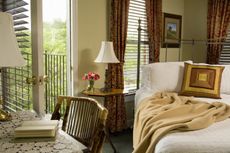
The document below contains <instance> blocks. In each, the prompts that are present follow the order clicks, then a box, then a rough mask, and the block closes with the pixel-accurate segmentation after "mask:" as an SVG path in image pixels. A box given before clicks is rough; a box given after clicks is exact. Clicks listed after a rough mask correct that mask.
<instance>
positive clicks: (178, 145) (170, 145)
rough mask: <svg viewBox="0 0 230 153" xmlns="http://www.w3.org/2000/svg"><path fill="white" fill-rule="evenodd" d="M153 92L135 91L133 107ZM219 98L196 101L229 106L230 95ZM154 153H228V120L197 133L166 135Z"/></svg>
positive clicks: (229, 149) (229, 143) (229, 147)
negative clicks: (222, 103)
mask: <svg viewBox="0 0 230 153" xmlns="http://www.w3.org/2000/svg"><path fill="white" fill-rule="evenodd" d="M154 92H156V91H151V90H147V89H143V88H142V89H140V90H139V91H137V93H136V96H135V107H137V105H138V104H139V103H140V102H141V100H142V99H143V98H145V97H148V96H151V95H152V94H154ZM221 97H222V99H209V98H198V99H200V100H203V101H206V102H214V101H220V102H224V103H227V104H230V95H227V94H222V95H221ZM155 153H230V119H227V120H224V121H222V122H218V123H215V124H213V125H211V126H210V127H208V128H206V129H202V130H198V131H190V132H178V133H171V134H168V135H166V136H165V137H163V138H162V139H161V140H160V141H159V142H158V144H157V145H156V148H155Z"/></svg>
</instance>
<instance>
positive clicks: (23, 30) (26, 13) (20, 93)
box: [0, 0, 32, 111]
mask: <svg viewBox="0 0 230 153" xmlns="http://www.w3.org/2000/svg"><path fill="white" fill-rule="evenodd" d="M0 5H2V7H0V10H1V9H2V11H3V12H7V13H10V14H12V16H13V20H14V30H15V33H16V37H17V41H18V45H19V48H20V51H21V52H22V54H23V57H24V59H25V60H26V61H27V66H24V67H17V68H4V69H2V76H1V77H2V78H1V79H2V80H1V81H2V85H1V86H2V91H4V92H3V93H4V94H2V97H3V99H4V106H5V109H6V110H7V111H17V110H28V109H31V108H32V103H31V102H32V100H31V86H29V85H28V84H26V81H25V78H27V77H32V72H31V57H32V56H31V43H30V0H0Z"/></svg>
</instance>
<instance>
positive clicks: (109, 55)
mask: <svg viewBox="0 0 230 153" xmlns="http://www.w3.org/2000/svg"><path fill="white" fill-rule="evenodd" d="M94 62H96V63H119V60H118V59H117V57H116V55H115V53H114V50H113V43H112V42H110V41H102V43H101V49H100V52H99V54H98V56H97V58H96V59H95V61H94Z"/></svg>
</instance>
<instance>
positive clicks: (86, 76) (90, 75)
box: [82, 72, 100, 81]
mask: <svg viewBox="0 0 230 153" xmlns="http://www.w3.org/2000/svg"><path fill="white" fill-rule="evenodd" d="M98 79H100V75H99V74H97V73H94V72H88V73H85V74H84V76H83V77H82V80H94V81H96V80H98Z"/></svg>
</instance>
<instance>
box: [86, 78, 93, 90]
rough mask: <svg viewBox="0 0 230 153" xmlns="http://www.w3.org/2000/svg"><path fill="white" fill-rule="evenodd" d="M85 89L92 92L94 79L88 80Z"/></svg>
mask: <svg viewBox="0 0 230 153" xmlns="http://www.w3.org/2000/svg"><path fill="white" fill-rule="evenodd" d="M87 91H90V92H93V91H94V80H89V82H88V86H87Z"/></svg>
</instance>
